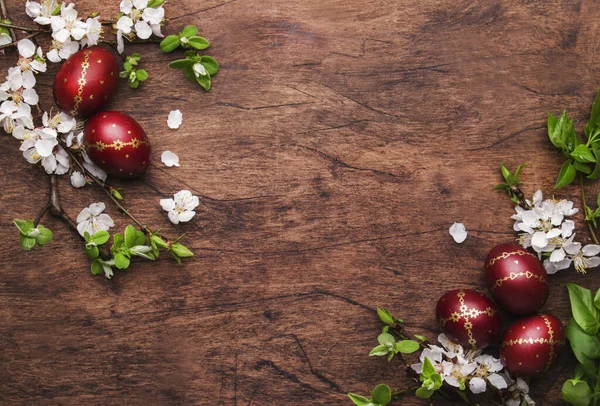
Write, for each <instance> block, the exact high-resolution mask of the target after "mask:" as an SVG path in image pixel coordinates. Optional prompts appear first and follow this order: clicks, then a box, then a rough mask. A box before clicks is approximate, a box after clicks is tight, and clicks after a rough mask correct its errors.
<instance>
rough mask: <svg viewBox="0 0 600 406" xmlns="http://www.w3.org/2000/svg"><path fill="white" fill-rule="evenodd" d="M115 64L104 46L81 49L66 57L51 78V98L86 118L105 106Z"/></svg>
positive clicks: (114, 84) (113, 86)
mask: <svg viewBox="0 0 600 406" xmlns="http://www.w3.org/2000/svg"><path fill="white" fill-rule="evenodd" d="M118 79H119V66H118V64H117V60H116V59H115V57H114V56H113V54H112V53H110V52H109V51H108V50H106V49H104V48H100V47H91V48H86V49H82V50H81V51H79V52H76V53H74V54H73V55H71V57H69V59H67V60H66V61H65V62H64V63H63V64H62V66H61V67H60V69H59V70H58V73H57V74H56V77H55V78H54V86H53V92H54V101H55V102H56V104H57V105H58V107H59V108H60V109H61V110H62V111H64V112H65V113H68V114H70V115H72V116H74V117H77V118H87V117H89V116H91V115H92V114H94V113H97V112H98V111H100V110H102V109H103V108H104V107H106V105H107V103H108V102H109V101H110V98H111V96H112V95H113V93H114V92H115V90H116V88H117V81H118Z"/></svg>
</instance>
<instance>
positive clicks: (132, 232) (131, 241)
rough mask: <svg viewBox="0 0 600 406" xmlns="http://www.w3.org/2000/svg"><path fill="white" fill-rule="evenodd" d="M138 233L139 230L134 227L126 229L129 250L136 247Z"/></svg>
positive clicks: (130, 226)
mask: <svg viewBox="0 0 600 406" xmlns="http://www.w3.org/2000/svg"><path fill="white" fill-rule="evenodd" d="M136 231H137V230H136V229H135V227H134V226H132V225H128V226H127V227H126V228H125V246H126V247H127V248H131V247H133V246H134V245H135V239H136Z"/></svg>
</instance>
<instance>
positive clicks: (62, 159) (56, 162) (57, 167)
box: [42, 146, 71, 175]
mask: <svg viewBox="0 0 600 406" xmlns="http://www.w3.org/2000/svg"><path fill="white" fill-rule="evenodd" d="M42 166H43V167H44V169H45V170H46V173H48V174H52V173H53V174H55V175H64V174H65V173H67V172H69V168H70V167H71V159H70V158H69V154H67V151H65V150H64V149H62V147H60V146H59V147H58V149H57V151H56V153H53V154H52V155H50V156H49V157H47V158H45V159H43V160H42Z"/></svg>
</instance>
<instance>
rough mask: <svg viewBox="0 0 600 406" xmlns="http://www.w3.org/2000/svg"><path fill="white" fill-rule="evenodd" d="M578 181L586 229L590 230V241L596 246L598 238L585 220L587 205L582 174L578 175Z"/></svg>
mask: <svg viewBox="0 0 600 406" xmlns="http://www.w3.org/2000/svg"><path fill="white" fill-rule="evenodd" d="M579 180H580V185H581V202H582V204H583V215H584V220H585V222H586V223H587V225H588V229H589V230H590V235H591V237H592V240H593V241H594V244H598V238H597V237H596V233H595V232H594V227H593V226H592V223H591V222H590V221H588V220H587V203H586V200H585V189H584V187H583V174H581V173H580V174H579Z"/></svg>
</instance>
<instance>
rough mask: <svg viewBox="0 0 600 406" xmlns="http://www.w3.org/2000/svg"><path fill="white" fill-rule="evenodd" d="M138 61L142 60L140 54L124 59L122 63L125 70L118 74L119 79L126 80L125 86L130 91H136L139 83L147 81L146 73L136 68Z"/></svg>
mask: <svg viewBox="0 0 600 406" xmlns="http://www.w3.org/2000/svg"><path fill="white" fill-rule="evenodd" d="M140 59H142V57H141V56H140V54H132V55H130V56H128V57H127V58H125V62H124V63H123V68H124V69H125V70H124V71H123V72H121V73H120V74H119V76H120V77H121V79H127V84H128V85H129V87H130V88H132V89H137V88H138V87H139V86H140V83H141V82H145V81H146V80H148V72H146V71H145V70H144V69H137V68H136V66H137V65H138V64H139V62H140Z"/></svg>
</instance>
